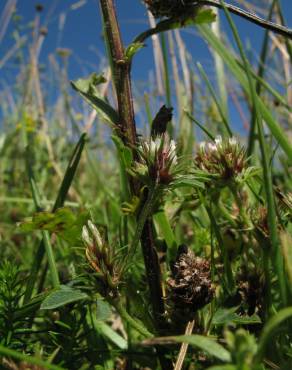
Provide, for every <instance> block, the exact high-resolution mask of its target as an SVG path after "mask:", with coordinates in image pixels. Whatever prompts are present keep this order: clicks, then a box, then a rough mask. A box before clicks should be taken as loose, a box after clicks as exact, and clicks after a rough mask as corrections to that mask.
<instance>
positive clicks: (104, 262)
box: [82, 220, 120, 289]
mask: <svg viewBox="0 0 292 370" xmlns="http://www.w3.org/2000/svg"><path fill="white" fill-rule="evenodd" d="M82 239H83V242H84V244H85V246H86V250H85V254H86V258H87V260H88V262H89V263H90V266H91V267H92V268H93V270H95V272H97V274H98V275H99V276H100V277H101V279H102V280H103V282H104V283H105V285H106V286H107V287H109V288H111V289H112V288H116V287H117V285H118V283H119V277H120V276H119V273H118V269H117V261H116V254H115V251H114V249H113V248H112V247H111V246H110V245H108V243H107V242H106V241H105V239H104V238H103V237H102V236H101V234H100V232H99V231H98V229H97V227H96V226H95V225H94V224H93V223H92V222H91V221H90V220H89V221H88V223H87V226H86V225H85V226H83V229H82Z"/></svg>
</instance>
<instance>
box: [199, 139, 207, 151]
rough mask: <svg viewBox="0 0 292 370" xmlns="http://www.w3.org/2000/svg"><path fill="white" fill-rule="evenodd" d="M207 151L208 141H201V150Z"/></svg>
mask: <svg viewBox="0 0 292 370" xmlns="http://www.w3.org/2000/svg"><path fill="white" fill-rule="evenodd" d="M205 149H206V141H201V142H200V150H202V151H205Z"/></svg>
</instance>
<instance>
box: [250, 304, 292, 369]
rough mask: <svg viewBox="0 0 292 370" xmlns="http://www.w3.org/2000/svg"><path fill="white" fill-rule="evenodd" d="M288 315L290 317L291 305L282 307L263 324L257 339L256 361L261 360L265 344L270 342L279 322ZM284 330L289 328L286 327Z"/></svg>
mask: <svg viewBox="0 0 292 370" xmlns="http://www.w3.org/2000/svg"><path fill="white" fill-rule="evenodd" d="M290 317H292V307H287V308H283V309H282V310H281V311H279V312H278V313H277V314H276V315H274V316H273V317H272V318H271V319H270V320H269V321H268V322H267V324H266V325H265V326H264V329H263V331H262V334H261V337H260V341H259V347H258V353H257V355H256V359H257V361H258V363H259V362H260V361H261V360H262V358H263V356H264V353H265V349H266V346H267V344H268V343H272V342H271V339H272V336H273V334H274V331H275V330H276V329H277V328H278V327H279V325H280V324H282V322H283V321H285V320H287V319H288V318H290ZM286 330H289V328H287V327H286Z"/></svg>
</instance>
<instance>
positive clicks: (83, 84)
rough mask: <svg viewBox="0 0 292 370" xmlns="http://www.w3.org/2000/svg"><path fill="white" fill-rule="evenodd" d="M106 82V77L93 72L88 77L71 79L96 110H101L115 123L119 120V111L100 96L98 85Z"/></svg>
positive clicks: (75, 88)
mask: <svg viewBox="0 0 292 370" xmlns="http://www.w3.org/2000/svg"><path fill="white" fill-rule="evenodd" d="M104 82H106V79H105V78H104V77H103V76H102V75H97V74H96V73H92V74H91V75H90V76H89V77H88V78H83V79H82V78H80V79H78V80H76V81H71V85H72V87H73V89H74V90H76V91H78V93H79V94H80V95H81V96H82V97H83V98H84V99H85V100H86V101H87V102H88V103H90V104H91V105H92V106H93V108H94V109H95V110H97V111H99V110H101V111H102V112H103V113H104V114H105V115H106V116H107V117H108V118H109V119H110V121H111V122H112V123H113V124H116V123H117V122H118V121H119V116H118V113H117V112H116V110H115V109H114V108H113V107H112V106H110V105H109V104H108V103H107V102H106V101H105V100H104V99H102V98H100V97H99V93H98V90H97V86H98V85H99V84H101V83H104Z"/></svg>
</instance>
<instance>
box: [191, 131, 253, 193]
mask: <svg viewBox="0 0 292 370" xmlns="http://www.w3.org/2000/svg"><path fill="white" fill-rule="evenodd" d="M195 166H196V168H197V169H199V170H201V171H203V172H204V173H205V174H207V175H209V176H210V178H213V179H214V180H217V182H216V185H222V186H224V185H226V183H228V182H230V181H242V180H243V179H244V178H246V176H247V175H251V174H253V173H254V172H255V171H254V170H255V168H254V167H248V165H247V157H246V151H245V149H244V148H243V147H242V146H240V145H239V143H238V142H237V140H236V139H235V138H233V137H232V138H229V139H228V140H222V138H221V136H217V137H216V139H215V141H214V142H212V143H205V142H202V143H201V145H200V148H199V151H198V153H197V155H196V157H195Z"/></svg>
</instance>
